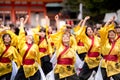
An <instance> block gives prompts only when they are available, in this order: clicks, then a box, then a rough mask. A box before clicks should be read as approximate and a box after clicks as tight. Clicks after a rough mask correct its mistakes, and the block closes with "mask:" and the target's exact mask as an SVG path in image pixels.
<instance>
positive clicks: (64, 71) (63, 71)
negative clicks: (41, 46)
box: [55, 42, 76, 78]
mask: <svg viewBox="0 0 120 80" xmlns="http://www.w3.org/2000/svg"><path fill="white" fill-rule="evenodd" d="M59 43H60V42H59ZM65 49H66V47H65V46H64V45H63V44H60V45H59V47H58V48H57V51H56V54H57V65H56V68H55V73H59V76H60V78H65V77H69V76H71V75H73V74H75V70H74V64H75V61H76V52H75V51H74V49H73V48H70V47H69V48H68V49H67V50H66V51H64V50H65ZM62 53H63V55H61V54H62ZM60 55H61V57H60V58H59V56H60ZM64 58H70V59H71V60H69V61H70V63H72V64H69V62H67V63H66V64H64V63H63V64H62V63H60V60H61V59H64ZM65 62H66V61H65Z"/></svg>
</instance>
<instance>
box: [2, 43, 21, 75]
mask: <svg viewBox="0 0 120 80" xmlns="http://www.w3.org/2000/svg"><path fill="white" fill-rule="evenodd" d="M5 49H6V46H5V45H4V44H0V56H1V55H2V53H3V52H4V51H5ZM5 58H7V60H8V59H9V60H10V62H9V61H8V62H6V61H5ZM1 59H2V61H0V76H2V75H5V74H7V73H10V72H12V60H13V61H15V62H16V63H17V66H18V68H19V67H20V65H21V56H20V54H19V53H18V51H17V49H16V48H15V47H13V46H10V47H9V48H8V50H7V51H6V52H5V53H4V54H3V56H2V57H1V58H0V60H1ZM3 59H4V60H3ZM4 61H5V62H4Z"/></svg>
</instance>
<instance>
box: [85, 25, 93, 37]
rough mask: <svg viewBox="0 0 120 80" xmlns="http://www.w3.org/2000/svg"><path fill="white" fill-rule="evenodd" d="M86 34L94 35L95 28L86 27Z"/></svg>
mask: <svg viewBox="0 0 120 80" xmlns="http://www.w3.org/2000/svg"><path fill="white" fill-rule="evenodd" d="M86 34H87V35H88V36H93V30H92V28H91V27H87V28H86Z"/></svg>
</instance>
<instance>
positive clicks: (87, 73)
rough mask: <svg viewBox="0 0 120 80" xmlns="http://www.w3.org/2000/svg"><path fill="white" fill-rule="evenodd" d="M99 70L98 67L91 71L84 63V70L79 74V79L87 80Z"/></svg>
mask: <svg viewBox="0 0 120 80" xmlns="http://www.w3.org/2000/svg"><path fill="white" fill-rule="evenodd" d="M97 69H98V67H95V68H93V69H89V67H88V65H87V63H84V65H83V68H82V70H81V72H80V74H79V79H80V80H87V79H88V78H89V77H90V76H91V74H92V72H93V70H95V71H97Z"/></svg>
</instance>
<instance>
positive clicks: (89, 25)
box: [85, 24, 94, 36]
mask: <svg viewBox="0 0 120 80" xmlns="http://www.w3.org/2000/svg"><path fill="white" fill-rule="evenodd" d="M89 27H90V28H91V29H92V31H93V32H94V27H93V25H92V24H88V25H87V27H86V30H85V34H86V35H87V36H88V34H87V29H88V28H89Z"/></svg>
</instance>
